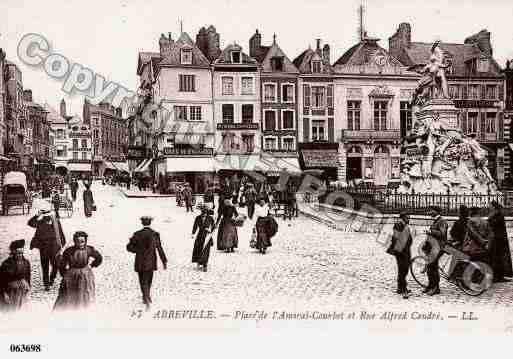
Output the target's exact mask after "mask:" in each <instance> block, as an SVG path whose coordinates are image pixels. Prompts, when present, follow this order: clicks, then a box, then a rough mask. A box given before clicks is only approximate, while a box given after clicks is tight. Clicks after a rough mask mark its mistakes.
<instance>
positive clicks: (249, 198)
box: [244, 182, 258, 220]
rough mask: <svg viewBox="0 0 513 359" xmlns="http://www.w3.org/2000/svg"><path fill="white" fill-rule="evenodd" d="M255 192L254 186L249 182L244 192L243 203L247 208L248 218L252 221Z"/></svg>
mask: <svg viewBox="0 0 513 359" xmlns="http://www.w3.org/2000/svg"><path fill="white" fill-rule="evenodd" d="M257 195H258V194H257V191H256V190H255V186H254V185H253V183H251V182H249V183H248V184H247V188H246V190H245V191H244V201H245V202H246V207H247V208H248V217H249V219H251V220H253V215H254V214H255V203H256V199H257Z"/></svg>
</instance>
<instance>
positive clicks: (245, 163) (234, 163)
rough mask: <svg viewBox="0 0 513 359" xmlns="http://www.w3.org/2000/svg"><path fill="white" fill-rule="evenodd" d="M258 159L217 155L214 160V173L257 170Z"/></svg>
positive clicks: (247, 156)
mask: <svg viewBox="0 0 513 359" xmlns="http://www.w3.org/2000/svg"><path fill="white" fill-rule="evenodd" d="M259 159H260V156H259V155H234V154H228V155H217V156H216V157H215V158H214V167H215V170H216V171H222V170H232V171H233V170H235V171H255V170H258V169H259V168H258V167H259ZM257 168H258V169H257Z"/></svg>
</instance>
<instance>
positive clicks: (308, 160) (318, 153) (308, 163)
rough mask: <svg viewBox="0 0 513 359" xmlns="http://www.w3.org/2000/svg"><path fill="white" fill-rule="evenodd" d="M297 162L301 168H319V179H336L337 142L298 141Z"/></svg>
mask: <svg viewBox="0 0 513 359" xmlns="http://www.w3.org/2000/svg"><path fill="white" fill-rule="evenodd" d="M299 153H300V156H299V164H300V166H301V169H302V170H321V171H323V174H322V176H321V179H323V180H327V181H336V180H337V178H338V174H337V172H338V167H339V163H338V143H331V142H328V143H322V142H319V143H315V142H312V143H300V144H299Z"/></svg>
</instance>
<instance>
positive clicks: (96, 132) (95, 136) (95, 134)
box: [94, 129, 98, 139]
mask: <svg viewBox="0 0 513 359" xmlns="http://www.w3.org/2000/svg"><path fill="white" fill-rule="evenodd" d="M94 138H95V139H97V138H98V130H97V129H96V130H94Z"/></svg>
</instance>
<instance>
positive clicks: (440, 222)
mask: <svg viewBox="0 0 513 359" xmlns="http://www.w3.org/2000/svg"><path fill="white" fill-rule="evenodd" d="M430 214H431V217H433V224H431V226H430V227H429V230H428V231H427V235H428V236H431V237H432V238H433V239H434V240H435V241H436V243H437V245H434V243H433V244H432V243H430V242H426V243H425V245H424V246H423V250H424V252H425V253H427V254H429V259H430V262H429V264H428V265H427V276H428V286H427V288H426V289H424V293H427V294H428V295H435V294H440V273H439V272H438V261H439V259H440V257H441V255H442V254H443V252H442V249H443V248H444V247H445V245H446V243H447V229H448V227H449V225H448V224H447V221H446V220H445V219H444V218H443V217H442V210H441V208H439V207H432V208H431V209H430Z"/></svg>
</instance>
